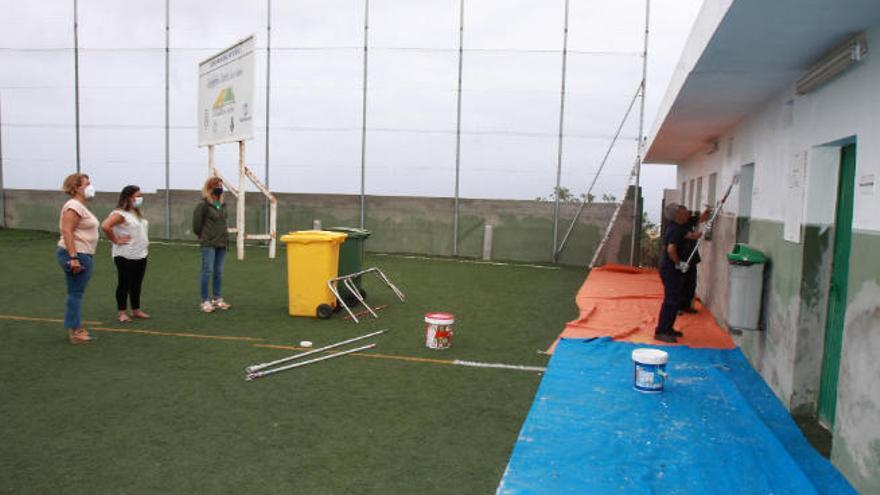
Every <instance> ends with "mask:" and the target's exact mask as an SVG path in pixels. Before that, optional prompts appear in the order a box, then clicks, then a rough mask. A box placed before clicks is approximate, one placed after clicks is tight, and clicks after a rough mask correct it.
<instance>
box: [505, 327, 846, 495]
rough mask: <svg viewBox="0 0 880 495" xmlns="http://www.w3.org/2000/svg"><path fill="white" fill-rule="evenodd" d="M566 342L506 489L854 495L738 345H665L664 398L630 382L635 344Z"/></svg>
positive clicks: (550, 369)
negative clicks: (728, 347)
mask: <svg viewBox="0 0 880 495" xmlns="http://www.w3.org/2000/svg"><path fill="white" fill-rule="evenodd" d="M640 347H645V346H644V345H636V344H629V343H623V342H613V341H611V340H610V339H607V338H605V339H592V340H580V339H572V340H562V341H561V342H560V344H559V346H558V347H557V348H556V351H555V353H554V355H553V358H552V359H551V361H550V364H549V366H548V368H547V372H546V375H545V376H544V379H543V380H542V381H541V385H540V387H539V389H538V392H537V395H536V397H535V401H534V403H533V404H532V408H531V410H530V411H529V415H528V417H527V418H526V421H525V423H524V424H523V427H522V430H521V432H520V435H519V438H518V440H517V442H516V445H515V446H514V449H513V454H512V455H511V458H510V462H509V463H508V466H507V470H506V471H505V474H504V477H503V478H502V480H501V484H500V485H499V487H498V493H499V494H504V495H507V494H530V493H541V494H545V493H546V494H551V493H552V494H556V493H560V494H562V493H577V494H614V493H626V494H638V493H650V494H695V493H696V494H705V493H719V494H726V493H731V494H734V493H735V494H753V493H754V494H789V493H790V494H798V495H805V494H811V493H821V494H825V493H827V494H846V493H855V491H854V490H853V489H852V487H851V486H850V485H849V483H847V481H846V479H844V478H843V476H842V475H841V474H840V473H839V472H838V471H837V470H836V469H835V468H834V466H832V465H831V463H829V462H828V460H826V459H825V458H823V457H822V456H821V455H820V454H819V453H818V452H816V451H815V450H814V449H813V447H812V446H811V445H810V444H809V443H808V442H807V440H806V439H805V438H804V436H803V435H802V434H801V432H800V430H799V429H798V428H797V425H795V423H794V421H793V420H792V418H791V416H790V415H789V414H788V412H787V411H786V410H785V408H784V407H783V405H782V404H781V403H780V402H779V400H778V399H777V398H776V396H774V395H773V393H772V391H771V390H770V388H769V387H768V386H767V384H766V383H764V381H763V380H762V379H761V377H760V376H759V375H758V373H756V372H755V370H754V369H752V367H751V365H750V364H749V363H748V361H747V360H746V358H745V356H744V355H743V354H742V352H741V351H740V350H739V349H734V350H716V349H691V348H688V347H683V346H682V347H673V346H670V347H664V348H663V349H664V350H665V351H667V352H668V353H669V364H668V365H667V367H666V371H667V373H668V375H669V376H668V378H667V380H666V384H665V390H664V391H663V393H662V394H644V393H640V392H637V391H635V390H634V389H633V363H632V359H631V354H632V351H633V350H634V349H636V348H640Z"/></svg>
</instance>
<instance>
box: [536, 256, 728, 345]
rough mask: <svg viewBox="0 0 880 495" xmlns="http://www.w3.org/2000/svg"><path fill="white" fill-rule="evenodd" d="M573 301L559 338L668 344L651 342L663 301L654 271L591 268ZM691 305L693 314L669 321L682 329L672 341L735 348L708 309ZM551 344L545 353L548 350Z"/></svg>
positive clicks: (630, 268) (621, 267) (626, 268)
mask: <svg viewBox="0 0 880 495" xmlns="http://www.w3.org/2000/svg"><path fill="white" fill-rule="evenodd" d="M575 301H576V302H577V306H578V309H579V310H580V316H579V317H578V319H577V320H574V321H570V322H568V323H567V324H566V325H565V330H564V331H563V332H562V334H561V335H560V336H559V338H574V339H585V338H593V337H611V338H613V339H614V340H622V341H626V342H637V343H642V344H651V345H670V344H667V343H665V342H660V341H658V340H654V328H655V327H656V326H657V316H658V314H659V313H660V304H661V303H662V302H663V283H662V282H661V281H660V276H659V274H658V273H657V271H656V270H648V269H642V268H633V267H629V266H622V265H605V266H603V267H599V268H594V269H593V270H592V271H590V274H589V275H588V276H587V279H586V280H585V281H584V283H583V285H582V286H581V288H580V290H578V293H577V296H576V297H575ZM695 306H696V308H697V309H698V310H699V312H698V313H697V314H683V315H680V316H679V317H678V318H677V319H676V320H675V328H676V329H677V330H681V331H682V332H683V333H684V337H680V338H679V339H678V343H679V344H681V345H686V346H688V347H704V348H706V347H708V348H713V349H734V348H736V345H735V344H734V343H733V339H731V338H730V335H729V334H728V333H727V332H726V331H725V330H724V329H722V328H721V327H719V326H718V324H717V323H715V318H714V317H713V316H712V313H710V312H709V310H708V309H706V308H705V307H703V306H702V305H700V304H699V303H696V304H695ZM558 341H559V339H557V340H556V342H558ZM556 342H553V345H551V346H550V349H548V351H547V352H549V353H552V352H553V349H554V348H555V347H556ZM672 345H676V344H672Z"/></svg>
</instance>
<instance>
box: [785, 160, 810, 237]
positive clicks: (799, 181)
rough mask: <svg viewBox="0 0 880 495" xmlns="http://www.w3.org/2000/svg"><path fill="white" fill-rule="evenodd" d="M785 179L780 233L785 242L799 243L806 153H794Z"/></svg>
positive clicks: (802, 216)
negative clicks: (783, 208) (783, 220)
mask: <svg viewBox="0 0 880 495" xmlns="http://www.w3.org/2000/svg"><path fill="white" fill-rule="evenodd" d="M787 169H788V170H786V177H785V185H786V191H785V225H784V230H783V233H782V236H783V238H784V239H785V240H786V241H789V242H794V243H800V242H801V224H802V223H803V221H804V191H805V189H806V188H805V182H806V178H807V177H806V176H807V152H806V151H803V152H800V153H796V154H795V155H794V156H793V157H792V159H791V160H790V161H789V163H788V167H787Z"/></svg>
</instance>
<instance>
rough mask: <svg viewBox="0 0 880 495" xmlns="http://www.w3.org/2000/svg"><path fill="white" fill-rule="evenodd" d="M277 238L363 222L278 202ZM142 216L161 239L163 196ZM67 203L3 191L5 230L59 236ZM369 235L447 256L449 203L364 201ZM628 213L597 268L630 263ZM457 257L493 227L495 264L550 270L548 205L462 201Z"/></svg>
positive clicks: (597, 224)
mask: <svg viewBox="0 0 880 495" xmlns="http://www.w3.org/2000/svg"><path fill="white" fill-rule="evenodd" d="M117 197H118V193H105V192H99V193H98V195H97V197H96V198H95V200H94V201H93V203H91V205H90V206H91V207H92V209H93V211H94V212H95V214H96V215H98V217H100V218H103V217H104V216H106V215H107V214H108V213H109V212H110V210H111V209H112V208H113V206H114V205H115V203H116V199H117ZM277 197H278V227H277V229H278V232H279V234H282V233H285V232H289V231H292V230H303V229H310V228H311V227H312V220H314V219H320V220H321V222H322V225H323V226H324V227H333V226H348V227H352V226H354V227H356V226H358V225H359V221H360V220H359V219H360V199H359V197H358V196H350V195H329V194H326V195H325V194H279V195H277ZM144 198H145V200H144V201H145V205H144V212H145V214H146V216H147V219H148V220H149V221H150V237H151V238H152V239H154V240H158V239H162V238H164V236H165V192H164V191H159V192H157V193H155V194H145V195H144ZM65 199H66V196H65V195H64V194H63V193H61V192H53V191H32V190H15V189H12V190H6V225H7V226H8V227H10V228H22V229H40V230H50V231H53V230H54V231H57V230H58V209H59V208H60V206H61V205H62V204H63V202H64V201H65ZM199 200H200V199H199V193H198V192H196V191H171V238H172V239H183V240H193V239H194V238H193V235H192V216H191V215H192V209H193V207H194V206H195V205H196V203H197V202H198V201H199ZM264 201H265V200H264V199H263V196H262V195H259V194H248V196H247V202H248V204H247V209H246V211H247V219H246V224H247V225H248V232H251V233H256V232H263V231H264V228H265V227H264V221H265V220H264V217H263V215H264V213H263V211H264V210H263V205H264ZM227 203H228V206H229V207H230V212H229V214H230V225H232V224H233V223H234V221H235V220H234V218H235V216H234V211H235V198H227ZM366 205H367V206H366V208H367V216H366V227H367V228H368V229H370V230H372V231H373V235H372V236H371V237H370V239H369V241H368V242H367V248H368V250H370V251H375V252H394V253H415V254H426V255H439V256H450V255H452V213H453V201H452V199H451V198H413V197H399V196H368V197H367V199H366ZM614 209H615V205H614V204H612V203H593V204H590V205H588V206H587V207H586V208H585V209H584V211H583V213H582V214H581V216H580V219H579V221H578V224H577V226H576V227H575V229H574V231H573V232H572V235H571V238H570V239H569V241H568V243H567V244H566V249H565V251H564V252H563V254H562V256H561V257H560V263H563V264H567V265H579V266H585V265H586V264H588V263H589V261H590V259H591V258H592V256H593V251H594V250H595V248H596V246H597V245H598V243H599V241H600V240H601V238H602V236H603V235H604V233H605V228H606V226H607V225H608V222H609V221H610V219H611V215H612V214H613V212H614ZM576 211H577V205H576V204H564V205H562V207H561V211H560V231H561V232H560V239H561V237H562V234H564V232H565V229H566V228H567V227H568V223H569V222H570V219H571V218H573V217H574V215H575V212H576ZM631 211H632V209H631V205H624V207H623V208H621V213H620V215H619V217H618V220H617V223H616V224H615V228H614V230H613V231H612V235H611V238H610V239H609V241H608V243H607V245H606V248H605V249H604V250H603V255H602V257H600V259H599V260H600V262H621V263H625V262H626V261H627V260H628V258H629V251H630V239H631V232H632V214H631ZM460 215H461V216H460V244H459V254H460V255H461V256H465V257H473V258H476V257H479V256H481V254H482V243H483V226H484V225H485V224H487V223H489V224H492V225H493V226H494V238H493V250H492V258H493V259H497V260H511V261H524V262H549V261H551V257H552V251H553V203H550V202H538V201H508V200H482V199H462V200H461V201H460Z"/></svg>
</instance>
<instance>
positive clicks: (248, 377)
mask: <svg viewBox="0 0 880 495" xmlns="http://www.w3.org/2000/svg"><path fill="white" fill-rule="evenodd" d="M373 347H376V344H368V345H365V346H362V347H355V348H354V349H349V350H347V351H342V352H337V353H335V354H329V355H327V356H321V357H319V358H315V359H309V360H308V361H302V362H300V363H293V364H289V365H287V366H282V367H280V368H273V369H271V370H266V371H257V372H255V373H248V374H247V375H245V377H244V379H245V381H248V382H249V381H252V380H255V379H257V378H261V377H264V376H266V375H271V374H273V373H278V372H279V371H286V370H289V369H293V368H299V367H301V366H306V365H308V364H312V363H317V362H319V361H326V360H328V359H333V358H338V357H340V356H345V355H346V354H353V353H355V352H359V351H365V350H367V349H372V348H373Z"/></svg>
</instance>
